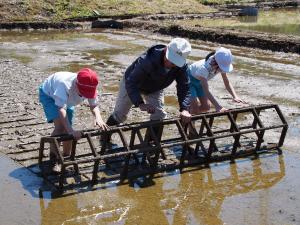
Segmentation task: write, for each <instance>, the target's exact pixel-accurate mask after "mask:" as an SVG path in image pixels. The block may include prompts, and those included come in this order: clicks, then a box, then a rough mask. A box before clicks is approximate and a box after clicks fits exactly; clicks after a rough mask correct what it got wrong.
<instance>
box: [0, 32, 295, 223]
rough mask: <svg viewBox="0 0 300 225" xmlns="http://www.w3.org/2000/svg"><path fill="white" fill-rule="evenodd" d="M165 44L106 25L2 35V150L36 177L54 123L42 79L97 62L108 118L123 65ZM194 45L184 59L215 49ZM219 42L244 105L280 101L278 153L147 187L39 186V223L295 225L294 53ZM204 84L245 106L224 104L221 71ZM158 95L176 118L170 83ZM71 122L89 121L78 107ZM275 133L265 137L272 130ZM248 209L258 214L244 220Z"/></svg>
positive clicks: (140, 183)
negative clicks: (43, 101)
mask: <svg viewBox="0 0 300 225" xmlns="http://www.w3.org/2000/svg"><path fill="white" fill-rule="evenodd" d="M12 37H13V38H12ZM12 40H13V41H12ZM169 40H170V37H168V36H158V35H153V34H140V33H133V32H128V31H122V32H117V31H113V30H93V31H89V32H80V31H76V32H69V31H65V32H63V31H60V32H22V33H21V32H20V33H19V32H3V33H1V39H0V52H1V53H0V55H1V59H0V87H1V89H0V90H1V91H0V99H1V103H0V104H1V109H0V151H1V152H2V153H5V154H6V155H8V156H9V157H10V158H12V159H14V160H15V161H16V162H18V163H20V164H21V165H23V166H25V167H28V169H30V170H31V171H33V172H34V173H36V174H39V170H38V168H37V166H36V164H37V156H38V148H39V139H40V137H41V136H44V135H49V134H50V133H51V131H52V129H53V127H52V125H51V124H47V123H46V122H45V119H44V115H43V111H42V108H41V106H40V105H39V103H38V97H37V96H38V95H37V90H38V87H39V85H40V84H41V83H42V81H43V79H45V78H46V77H47V76H49V75H50V74H51V73H52V72H54V71H59V70H69V71H74V72H75V71H77V70H78V69H79V68H80V67H82V66H90V67H92V68H94V69H95V70H96V71H98V73H99V75H100V77H101V88H100V90H99V91H100V92H101V93H102V97H101V102H100V108H101V113H102V116H103V117H104V118H105V119H106V118H107V117H108V115H109V113H110V112H111V111H112V109H113V106H114V101H115V97H116V92H117V90H118V82H119V80H120V78H121V77H122V74H123V72H124V70H125V68H126V66H128V65H129V64H130V63H131V62H132V61H133V60H134V59H135V57H136V56H137V55H138V54H140V53H141V52H143V51H144V50H145V49H146V48H147V47H148V46H151V45H152V44H154V43H167V42H168V41H169ZM191 42H192V46H193V52H192V55H191V57H190V60H191V61H194V60H198V59H201V58H204V57H205V55H206V54H207V53H208V52H210V51H212V50H213V49H215V48H216V47H217V45H215V44H213V43H209V42H201V41H191ZM226 47H228V48H230V49H231V50H232V52H233V54H234V56H235V62H234V72H233V73H232V74H230V75H229V79H230V80H231V82H232V84H233V86H234V87H235V88H236V91H237V93H238V94H239V95H240V97H241V98H243V99H245V100H246V101H248V102H249V104H250V105H257V104H265V103H275V104H278V105H279V106H280V108H281V110H282V111H283V113H284V115H285V116H286V118H287V120H288V123H289V126H290V129H289V131H288V135H287V138H286V141H285V144H284V147H283V152H284V154H283V155H282V156H278V155H277V154H275V155H273V154H269V155H265V156H263V157H261V158H259V159H256V160H251V159H248V158H245V159H243V160H238V161H237V162H236V163H235V164H232V165H231V164H229V163H228V162H224V163H215V164H212V165H211V169H200V168H194V169H187V172H186V173H182V174H180V173H179V171H172V172H166V173H165V174H162V175H161V176H160V175H159V176H158V177H156V178H155V179H154V180H153V182H152V183H150V184H149V183H146V182H145V181H144V180H143V179H140V180H139V179H138V180H135V181H132V182H129V183H128V184H125V185H122V186H117V185H116V184H115V183H106V184H105V185H104V186H102V187H100V188H99V189H96V190H93V191H92V189H90V188H89V187H85V188H82V189H78V190H77V189H76V190H75V191H76V192H77V193H78V194H77V195H71V196H68V194H66V196H56V195H54V193H52V194H51V193H50V199H49V191H46V190H43V189H42V195H43V196H44V198H41V202H40V203H41V205H40V210H41V220H42V222H41V224H109V223H118V224H223V223H227V224H299V223H300V222H299V221H300V218H299V213H298V212H299V207H300V205H299V200H298V196H299V191H298V188H297V187H298V186H299V174H300V173H299V171H300V167H299V163H298V159H299V158H300V155H299V153H298V150H299V135H300V102H299V99H300V96H299V95H300V89H299V87H300V84H299V82H300V79H299V77H300V64H299V62H300V60H299V55H297V54H286V53H273V52H270V51H259V50H253V49H249V48H245V47H240V48H239V47H234V46H229V45H228V46H226ZM210 85H211V89H212V92H213V93H214V95H215V96H216V97H217V98H218V99H220V102H221V103H222V104H223V105H224V106H225V107H227V108H235V107H241V106H243V105H239V104H235V103H232V102H231V100H230V99H229V95H228V94H227V93H226V92H225V91H224V87H223V84H222V81H221V78H220V77H217V78H216V79H215V80H213V81H211V83H210ZM165 95H166V110H167V111H168V113H169V116H176V115H178V112H177V104H176V97H175V96H176V94H175V86H174V85H171V87H169V88H168V89H166V91H165ZM137 118H138V120H139V121H141V120H146V119H147V118H148V115H146V114H141V113H140V112H139V111H138V110H136V109H134V110H132V112H131V113H130V115H129V119H128V122H132V121H137ZM272 122H273V121H269V123H270V124H272ZM75 127H77V128H80V129H84V128H90V127H92V121H91V115H90V113H89V111H88V108H87V106H85V105H83V106H81V107H78V109H77V114H76V119H75ZM274 132H275V133H272V132H271V133H269V134H268V135H269V136H271V137H272V136H276V135H277V133H276V131H274ZM16 179H17V180H18V179H19V178H16ZM20 182H21V180H20ZM28 191H30V188H28ZM57 197H58V198H57ZM3 198H5V197H3ZM35 198H38V197H37V196H35V197H33V199H35ZM10 199H12V197H11V198H10ZM10 199H9V200H10ZM9 200H7V201H9ZM145 206H147V207H146V208H145ZM13 207H14V206H13V205H12V206H11V209H13ZM249 210H250V211H251V215H255V216H249ZM58 212H59V213H58ZM237 212H238V213H237ZM9 220H10V219H9V217H7V220H6V221H9ZM149 221H150V222H149ZM151 221H153V223H151Z"/></svg>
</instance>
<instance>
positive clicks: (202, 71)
mask: <svg viewBox="0 0 300 225" xmlns="http://www.w3.org/2000/svg"><path fill="white" fill-rule="evenodd" d="M211 60H212V57H210V58H209V59H208V60H207V61H206V62H205V59H202V60H200V61H197V62H194V63H193V64H191V65H189V70H190V73H191V75H192V76H193V77H195V78H196V79H199V77H204V78H206V79H207V80H210V79H212V78H213V77H214V76H216V75H217V74H218V72H216V71H213V69H212V67H211V64H210V62H211Z"/></svg>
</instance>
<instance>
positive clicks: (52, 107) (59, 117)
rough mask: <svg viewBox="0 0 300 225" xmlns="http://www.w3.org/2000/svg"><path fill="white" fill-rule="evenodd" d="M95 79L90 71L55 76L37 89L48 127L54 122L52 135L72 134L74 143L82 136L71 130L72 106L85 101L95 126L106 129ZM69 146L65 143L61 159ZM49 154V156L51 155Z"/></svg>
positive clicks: (53, 155)
mask: <svg viewBox="0 0 300 225" xmlns="http://www.w3.org/2000/svg"><path fill="white" fill-rule="evenodd" d="M97 85H98V76H97V74H96V72H94V71H93V70H91V69H89V68H83V69H81V70H80V71H79V72H78V73H77V74H76V73H71V72H57V73H54V74H52V75H51V76H49V77H48V78H47V79H46V80H45V81H44V82H43V84H42V85H41V87H40V89H39V98H40V102H41V103H42V105H43V108H44V112H45V114H46V117H47V121H48V122H49V123H51V122H54V130H53V132H52V135H59V134H63V133H67V134H71V135H73V136H74V138H75V139H79V138H80V137H81V133H80V132H79V131H77V130H74V129H73V128H72V118H73V114H74V106H75V105H78V104H80V103H81V102H82V101H83V100H85V99H88V102H89V105H90V109H91V111H92V113H93V115H94V117H95V124H96V125H97V126H98V127H100V128H101V129H106V128H107V125H106V124H105V123H104V122H103V120H102V118H101V115H100V110H99V108H98V106H97V101H98V98H97ZM70 151H71V142H70V141H69V142H66V143H64V148H63V155H64V156H68V155H70ZM51 153H52V154H51ZM53 153H54V151H53V146H51V147H50V155H51V156H52V158H53V157H54V158H55V154H53Z"/></svg>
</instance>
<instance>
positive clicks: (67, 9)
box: [0, 0, 213, 21]
mask: <svg viewBox="0 0 300 225" xmlns="http://www.w3.org/2000/svg"><path fill="white" fill-rule="evenodd" d="M3 1H4V3H2V5H1V6H0V9H1V10H0V18H1V20H2V21H5V20H6V21H16V20H17V21H41V20H43V21H44V20H51V21H61V20H63V19H71V18H78V17H88V16H95V15H100V16H121V15H140V14H157V13H179V14H182V13H184V14H185V13H204V12H210V11H213V9H211V8H209V7H207V6H204V5H203V4H201V3H200V2H199V1H198V0H184V1H182V0H85V1H82V0H18V3H12V2H11V1H9V0H3ZM5 2H6V3H5Z"/></svg>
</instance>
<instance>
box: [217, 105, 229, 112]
mask: <svg viewBox="0 0 300 225" xmlns="http://www.w3.org/2000/svg"><path fill="white" fill-rule="evenodd" d="M216 111H217V112H226V111H228V109H226V108H224V107H222V106H221V107H220V108H217V109H216Z"/></svg>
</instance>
